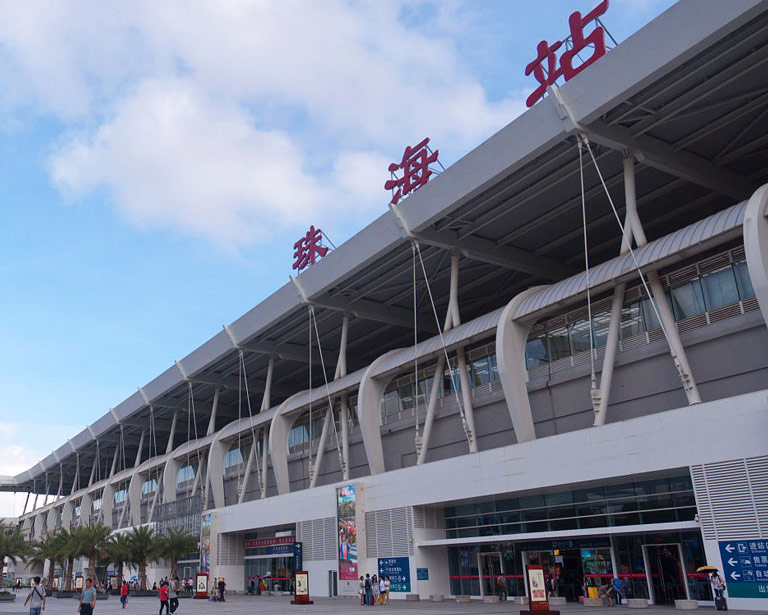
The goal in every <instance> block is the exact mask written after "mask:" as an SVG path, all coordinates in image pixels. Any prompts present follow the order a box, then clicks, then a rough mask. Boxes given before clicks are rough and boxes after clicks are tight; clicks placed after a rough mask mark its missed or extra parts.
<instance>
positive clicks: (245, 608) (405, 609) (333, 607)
mask: <svg viewBox="0 0 768 615" xmlns="http://www.w3.org/2000/svg"><path fill="white" fill-rule="evenodd" d="M25 597H26V592H22V593H21V594H20V595H19V597H18V598H17V601H16V602H15V603H0V613H27V612H28V610H27V609H25V608H24V607H23V606H22V605H23V602H24V598H25ZM76 607H77V602H76V601H75V600H73V599H56V598H54V599H51V600H49V601H48V603H47V608H46V610H45V613H46V614H47V615H58V614H59V613H62V614H63V613H75V612H76V611H77V608H76ZM159 607H160V604H159V602H158V600H157V599H155V598H132V599H130V600H129V602H128V607H127V608H126V609H125V611H123V610H122V609H121V608H120V600H119V599H117V598H116V597H115V596H113V597H111V598H110V599H109V600H100V601H99V602H98V603H97V604H96V610H95V612H96V613H98V615H106V614H107V613H111V614H116V613H122V614H123V615H137V614H142V615H143V614H147V613H157V612H158V610H159ZM371 608H375V609H376V611H375V612H389V611H392V612H394V613H396V614H397V615H417V614H419V613H424V614H427V615H497V614H501V613H512V614H513V615H517V613H518V612H519V611H520V609H521V608H522V607H520V606H516V605H512V604H511V603H506V604H484V603H483V602H482V601H480V600H473V601H472V602H470V603H464V604H457V603H456V602H453V601H449V600H446V601H445V602H428V601H421V602H406V601H405V600H397V601H393V602H392V604H391V605H390V606H389V607H361V606H359V605H358V604H357V601H356V600H353V599H347V598H319V599H315V603H314V604H313V605H309V606H297V605H292V604H291V602H290V598H289V597H287V596H279V597H277V596H269V597H265V596H231V597H229V598H228V599H227V601H226V603H224V604H221V603H213V602H209V601H206V600H182V601H181V604H180V605H179V610H178V611H176V613H177V614H179V615H191V614H193V613H194V614H198V615H202V614H206V615H207V614H209V613H211V614H213V613H222V614H224V613H227V614H228V613H254V612H255V613H260V612H261V613H269V615H279V614H285V615H296V614H301V613H307V614H308V615H311V614H315V615H340V614H342V613H345V614H346V613H349V614H353V613H360V612H361V611H363V610H364V609H371ZM698 610H699V612H703V613H711V614H714V613H716V611H715V609H714V608H700V609H698ZM560 611H561V612H562V613H567V614H569V615H571V614H573V615H575V614H576V613H581V614H582V615H597V614H598V613H615V612H616V611H622V612H624V611H627V612H630V613H637V612H640V613H645V614H646V615H672V614H673V613H676V614H679V613H681V612H682V611H676V610H675V609H674V608H670V607H649V608H647V609H644V610H642V611H636V610H634V609H633V610H632V611H629V609H627V608H626V607H614V608H613V609H607V608H587V607H583V606H581V605H577V604H572V605H568V606H566V607H561V608H560ZM729 613H730V614H732V615H738V614H739V613H751V614H752V615H754V613H755V611H734V610H731V611H729Z"/></svg>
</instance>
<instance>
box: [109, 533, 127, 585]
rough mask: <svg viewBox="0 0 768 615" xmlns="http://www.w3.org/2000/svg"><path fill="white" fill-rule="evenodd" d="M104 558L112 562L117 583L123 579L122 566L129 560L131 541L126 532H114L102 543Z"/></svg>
mask: <svg viewBox="0 0 768 615" xmlns="http://www.w3.org/2000/svg"><path fill="white" fill-rule="evenodd" d="M104 553H105V554H106V559H107V560H108V561H109V562H110V563H112V564H114V566H115V572H116V573H117V581H118V583H122V581H123V566H124V565H125V562H130V561H131V543H130V539H129V536H128V534H125V533H122V534H114V535H113V536H110V537H109V538H108V539H107V540H106V542H105V543H104Z"/></svg>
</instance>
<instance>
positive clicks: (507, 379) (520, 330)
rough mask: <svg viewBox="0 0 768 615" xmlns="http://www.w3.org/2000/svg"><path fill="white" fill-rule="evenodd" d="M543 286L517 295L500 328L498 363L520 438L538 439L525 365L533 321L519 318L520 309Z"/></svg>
mask: <svg viewBox="0 0 768 615" xmlns="http://www.w3.org/2000/svg"><path fill="white" fill-rule="evenodd" d="M542 288H543V287H542V286H535V287H533V288H529V289H527V290H524V291H523V292H521V293H520V294H519V295H516V296H515V297H514V298H513V299H512V301H510V302H509V303H508V304H507V307H505V308H504V310H503V311H502V313H501V317H500V318H499V325H498V327H497V329H496V364H497V366H498V369H499V378H500V379H501V388H502V389H503V391H504V398H505V400H506V402H507V409H508V410H509V416H510V418H511V419H512V427H513V428H514V430H515V437H516V438H517V441H518V442H529V441H531V440H535V439H536V431H535V429H534V427H533V414H532V412H531V402H530V399H529V398H528V387H527V386H526V383H527V382H528V370H527V369H526V366H525V344H526V342H527V341H528V333H529V332H530V330H531V326H532V325H533V322H528V323H527V324H526V323H521V322H519V321H518V320H517V318H516V311H517V310H518V308H519V306H520V305H521V304H522V303H523V302H524V301H525V300H526V299H527V298H528V297H530V296H531V295H533V294H535V293H536V292H538V291H539V290H541V289H542Z"/></svg>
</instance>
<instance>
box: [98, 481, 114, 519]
mask: <svg viewBox="0 0 768 615" xmlns="http://www.w3.org/2000/svg"><path fill="white" fill-rule="evenodd" d="M114 504H115V487H114V486H113V485H112V484H111V483H107V484H106V485H104V490H103V491H102V492H101V510H100V511H99V518H100V519H101V522H102V523H103V524H104V525H108V526H109V527H112V508H113V507H114ZM113 529H114V528H113Z"/></svg>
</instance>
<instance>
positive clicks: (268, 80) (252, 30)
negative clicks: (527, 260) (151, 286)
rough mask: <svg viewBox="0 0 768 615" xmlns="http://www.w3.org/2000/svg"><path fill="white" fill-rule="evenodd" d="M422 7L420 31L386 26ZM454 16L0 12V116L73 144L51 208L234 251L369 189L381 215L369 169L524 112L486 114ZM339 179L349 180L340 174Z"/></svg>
mask: <svg viewBox="0 0 768 615" xmlns="http://www.w3.org/2000/svg"><path fill="white" fill-rule="evenodd" d="M422 7H428V8H431V9H433V10H430V11H425V12H424V15H425V17H424V19H427V23H426V24H425V23H423V22H422V20H413V21H417V22H419V23H420V26H419V27H418V28H415V27H413V26H412V25H411V24H410V23H408V22H409V20H408V19H403V15H404V14H407V13H408V11H409V10H418V9H420V8H422ZM462 13H463V14H465V15H466V13H467V8H466V5H462V4H461V3H456V2H453V3H451V4H449V5H445V4H444V3H440V2H437V3H432V2H415V3H414V2H394V1H393V2H368V3H366V2H349V1H345V0H328V1H326V2H322V3H321V2H299V1H296V0H285V1H281V2H270V1H268V0H249V1H241V2H235V1H222V2H207V1H204V0H169V1H168V2H154V1H150V0H143V1H141V0H140V1H138V2H135V3H128V4H123V5H120V10H115V5H114V4H112V3H109V2H100V1H87V0H82V1H78V2H74V1H72V0H69V1H68V0H61V1H60V2H56V3H50V2H44V1H42V0H39V1H36V0H30V2H25V3H23V4H18V3H8V4H5V5H0V65H2V64H3V63H4V65H5V68H2V66H0V87H2V85H3V83H5V84H6V86H7V89H11V87H10V86H11V85H12V84H13V85H16V84H18V86H17V87H16V88H13V90H14V91H16V92H17V98H15V99H12V100H5V101H4V103H3V104H5V105H6V106H8V105H10V106H13V105H17V106H21V108H23V109H25V110H29V108H32V109H37V110H38V112H42V113H47V114H52V115H53V116H54V117H56V118H58V120H59V122H61V123H62V124H63V125H64V126H65V127H67V129H68V132H69V134H70V135H72V134H75V135H76V136H74V137H72V136H70V137H68V138H66V139H63V140H62V141H61V142H60V143H59V145H58V147H56V148H55V151H54V154H53V156H52V159H51V165H50V166H51V173H52V179H53V181H54V184H55V185H56V186H57V187H58V188H60V189H61V190H62V191H63V192H66V193H68V194H69V195H70V196H74V197H75V198H80V197H83V196H87V195H90V194H92V193H97V194H99V193H98V192H97V191H99V190H101V189H103V190H104V194H106V195H108V198H109V201H110V202H111V203H113V204H114V206H115V207H116V208H117V209H118V210H119V211H120V212H121V214H122V215H123V216H124V217H125V218H126V219H128V220H129V221H130V222H132V223H133V224H136V225H139V226H142V227H161V228H172V229H174V230H177V231H180V232H182V233H185V234H190V235H193V236H200V237H204V238H206V239H209V240H211V241H214V242H217V243H219V244H230V245H231V244H247V243H251V242H253V241H256V240H258V239H259V238H260V237H261V236H263V233H264V231H265V229H272V228H274V227H275V226H277V227H284V226H286V225H296V226H301V225H303V224H305V223H306V220H307V219H308V218H309V217H310V215H311V214H312V213H313V212H314V211H316V209H317V208H318V207H319V206H320V205H323V204H324V205H325V206H326V207H328V206H329V204H331V205H330V207H331V212H333V211H338V210H339V209H337V210H334V209H333V206H334V205H333V204H334V203H336V205H335V206H336V207H339V208H340V207H341V205H342V204H339V203H337V202H338V200H339V199H343V198H363V199H365V200H370V199H372V198H374V197H373V195H374V194H375V193H376V191H379V194H380V195H383V196H381V198H380V201H381V207H382V211H383V208H384V206H385V204H386V199H385V198H383V197H385V196H386V195H384V194H383V189H382V188H381V184H382V183H383V181H384V180H385V179H386V176H387V173H386V163H385V165H384V166H383V167H379V168H378V170H377V172H376V170H375V169H374V166H373V163H374V162H381V161H384V160H385V159H389V158H391V157H392V156H393V155H394V156H397V155H399V154H400V152H401V151H402V148H404V147H405V145H407V144H412V143H416V142H418V141H419V140H421V139H422V138H423V137H424V136H429V137H431V138H432V140H433V144H434V145H435V146H436V147H439V148H441V149H442V150H443V151H451V152H453V153H454V154H455V153H458V152H463V151H466V149H467V148H468V147H470V146H473V145H476V144H477V143H478V142H479V141H480V140H481V139H483V138H485V137H487V136H489V135H490V134H492V133H493V132H494V131H496V130H498V129H499V128H501V127H502V126H504V125H505V124H506V123H508V122H509V121H511V120H512V119H513V118H514V117H515V116H516V115H518V114H519V113H520V112H521V111H522V110H523V109H524V107H523V105H522V102H521V101H519V100H517V99H514V100H512V99H510V100H504V101H498V102H491V101H489V100H488V98H487V96H486V93H485V91H484V90H483V88H482V87H481V86H480V84H479V83H478V82H477V80H476V79H475V78H474V77H473V76H472V75H470V74H469V73H468V71H467V70H466V68H465V67H464V65H463V62H462V58H461V57H460V54H459V52H458V51H457V49H456V44H455V38H456V30H455V29H456V27H457V26H456V23H455V20H456V19H457V18H458V16H459V15H461V14H462ZM3 61H4V62H3ZM345 152H352V153H345ZM358 152H367V154H366V156H367V158H366V159H365V160H364V159H363V158H362V157H361V156H362V155H361V154H359V153H358ZM309 163H311V165H312V166H311V167H310V166H309ZM350 163H351V164H353V165H355V169H357V171H359V174H358V175H357V176H356V177H352V176H350V175H349V174H348V173H343V172H341V171H340V169H342V168H343V167H344V166H345V165H347V164H350ZM364 179H365V180H366V181H369V182H371V185H370V187H368V188H366V187H365V186H364V185H363V183H362V182H363V180H364ZM346 205H347V207H349V205H350V204H349V203H347V204H346Z"/></svg>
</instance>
